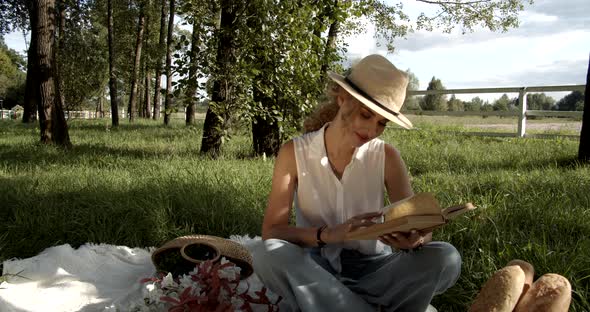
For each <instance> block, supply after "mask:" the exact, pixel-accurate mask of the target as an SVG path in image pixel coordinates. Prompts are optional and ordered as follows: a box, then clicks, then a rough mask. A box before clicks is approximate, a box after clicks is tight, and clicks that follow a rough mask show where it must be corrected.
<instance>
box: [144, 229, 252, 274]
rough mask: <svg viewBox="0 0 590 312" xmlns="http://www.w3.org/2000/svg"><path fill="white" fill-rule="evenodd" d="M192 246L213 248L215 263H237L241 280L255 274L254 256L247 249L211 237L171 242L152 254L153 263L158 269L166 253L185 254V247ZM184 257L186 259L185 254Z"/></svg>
mask: <svg viewBox="0 0 590 312" xmlns="http://www.w3.org/2000/svg"><path fill="white" fill-rule="evenodd" d="M191 244H201V245H204V246H208V247H211V250H212V251H213V255H211V256H212V259H211V260H213V261H214V262H215V261H217V260H219V259H220V258H221V257H225V258H226V259H227V260H229V261H231V262H233V263H235V264H236V265H237V266H238V267H240V269H241V271H240V278H241V279H244V278H247V277H248V276H250V275H252V273H253V272H254V269H253V268H252V256H251V255H250V252H249V251H248V249H246V247H244V246H243V245H242V244H240V243H236V242H234V241H231V240H229V239H225V238H221V237H217V236H211V235H188V236H181V237H178V238H175V239H173V240H170V241H168V242H166V243H165V244H164V245H162V246H161V247H160V248H158V249H156V250H155V251H154V252H153V253H152V262H153V263H154V265H155V266H156V267H157V266H158V264H157V260H158V256H160V255H162V254H163V253H164V252H166V251H170V252H178V253H181V252H182V253H184V249H183V247H185V246H187V245H191ZM182 256H183V258H185V255H184V254H183V255H182ZM193 262H194V261H193ZM193 268H194V265H193Z"/></svg>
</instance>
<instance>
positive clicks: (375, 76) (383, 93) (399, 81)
mask: <svg viewBox="0 0 590 312" xmlns="http://www.w3.org/2000/svg"><path fill="white" fill-rule="evenodd" d="M328 76H330V78H332V80H334V81H335V82H336V83H337V84H339V85H340V86H341V87H342V88H344V90H346V91H347V92H348V93H350V94H351V95H352V96H354V97H355V98H356V99H357V100H359V101H361V103H363V104H364V105H366V106H367V107H369V108H370V109H372V110H373V111H375V112H376V113H378V114H379V115H381V116H383V117H385V118H387V119H389V120H391V121H393V122H395V123H396V124H398V125H400V126H402V127H403V128H406V129H411V128H412V123H411V122H410V121H409V120H408V118H406V117H405V116H404V115H402V114H401V113H400V109H401V107H402V105H403V103H404V100H405V98H406V88H407V86H408V81H409V80H408V75H407V74H406V73H404V72H403V71H400V70H399V69H397V68H396V67H395V66H394V65H393V64H391V62H389V61H388V60H387V59H386V58H385V57H383V56H381V55H378V54H373V55H369V56H367V57H365V58H363V59H362V60H361V61H360V62H358V63H357V64H356V65H354V66H353V67H352V70H351V71H350V74H349V75H348V76H346V77H344V76H342V75H339V74H337V73H335V72H331V71H330V72H328Z"/></svg>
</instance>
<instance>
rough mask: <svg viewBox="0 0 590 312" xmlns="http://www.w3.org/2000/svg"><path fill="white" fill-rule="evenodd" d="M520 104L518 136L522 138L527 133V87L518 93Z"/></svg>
mask: <svg viewBox="0 0 590 312" xmlns="http://www.w3.org/2000/svg"><path fill="white" fill-rule="evenodd" d="M518 106H519V107H520V114H519V116H518V137H519V138H522V137H524V136H525V134H526V87H523V88H522V89H520V92H519V93H518Z"/></svg>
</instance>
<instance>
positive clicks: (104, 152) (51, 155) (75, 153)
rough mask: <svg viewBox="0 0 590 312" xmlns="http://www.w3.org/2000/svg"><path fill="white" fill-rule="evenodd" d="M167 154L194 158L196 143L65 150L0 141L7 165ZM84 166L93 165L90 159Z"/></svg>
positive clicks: (2, 160)
mask: <svg viewBox="0 0 590 312" xmlns="http://www.w3.org/2000/svg"><path fill="white" fill-rule="evenodd" d="M170 156H178V157H190V158H193V157H197V156H199V146H198V145H197V144H195V147H194V148H193V147H180V148H178V147H176V148H175V149H174V152H171V150H168V149H166V148H149V147H113V146H107V145H104V144H77V145H74V146H73V147H72V149H71V150H69V151H65V150H62V149H59V148H57V147H52V146H42V145H41V144H31V145H12V144H11V145H8V144H0V164H4V165H7V166H19V165H33V166H35V165H40V164H45V165H47V164H57V165H73V164H77V163H78V162H79V161H81V160H89V157H92V158H105V157H111V158H127V159H130V160H133V159H151V160H153V159H159V158H168V157H170ZM85 165H89V166H92V165H93V162H92V161H90V162H88V163H87V164H85Z"/></svg>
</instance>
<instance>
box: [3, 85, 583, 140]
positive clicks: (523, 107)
mask: <svg viewBox="0 0 590 312" xmlns="http://www.w3.org/2000/svg"><path fill="white" fill-rule="evenodd" d="M585 87H586V85H561V86H535V87H506V88H475V89H447V90H420V91H409V93H408V96H413V95H427V94H481V93H518V105H519V111H518V112H513V111H491V112H484V111H456V112H451V111H419V114H421V115H429V116H517V117H518V127H517V133H504V134H502V133H497V132H495V133H492V132H480V133H479V134H481V135H496V136H518V137H525V136H526V121H527V117H529V116H543V117H577V118H582V114H583V112H581V111H547V110H527V103H526V95H527V93H532V92H560V91H582V92H583V91H584V89H585ZM409 112H410V113H411V111H409ZM119 113H120V116H121V117H122V118H125V117H126V110H125V109H122V110H121V111H120V112H119ZM417 113H418V112H417ZM65 115H66V118H83V119H93V118H99V117H100V114H99V113H98V112H94V111H66V112H65ZM10 117H11V111H10V110H0V119H8V118H10ZM104 117H105V118H110V117H111V113H110V112H105V114H104Z"/></svg>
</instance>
